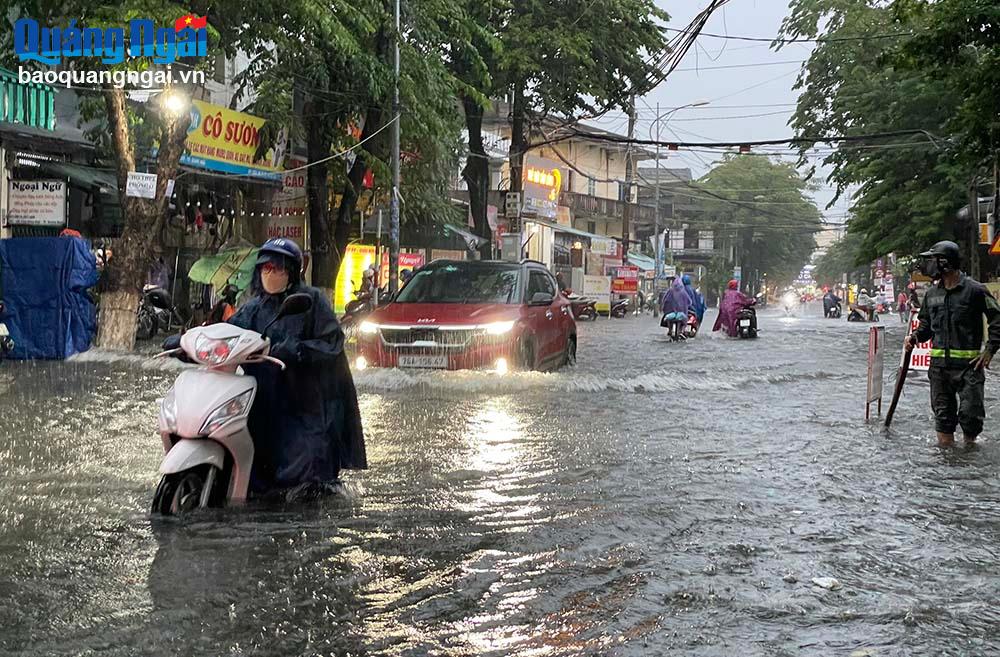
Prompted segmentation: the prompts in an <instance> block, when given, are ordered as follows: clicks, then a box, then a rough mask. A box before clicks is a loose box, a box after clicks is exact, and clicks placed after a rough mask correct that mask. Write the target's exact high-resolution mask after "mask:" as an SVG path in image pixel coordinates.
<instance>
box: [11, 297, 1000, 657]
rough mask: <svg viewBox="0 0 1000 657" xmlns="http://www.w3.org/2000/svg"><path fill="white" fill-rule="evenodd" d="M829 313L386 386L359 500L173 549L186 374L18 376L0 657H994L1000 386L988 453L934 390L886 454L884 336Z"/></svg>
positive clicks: (265, 519)
mask: <svg viewBox="0 0 1000 657" xmlns="http://www.w3.org/2000/svg"><path fill="white" fill-rule="evenodd" d="M809 313H810V314H811V315H812V316H809V317H803V318H782V317H779V316H778V315H777V314H775V313H774V312H773V311H772V312H767V313H764V314H763V315H762V318H761V328H762V334H761V337H760V339H759V340H757V341H755V342H741V341H731V340H726V339H721V338H718V337H717V336H710V335H702V336H701V337H699V338H698V339H697V340H695V341H693V342H688V343H683V344H671V343H668V342H666V341H665V339H664V338H663V336H662V334H661V330H660V329H659V328H658V326H657V323H656V322H655V320H653V319H652V318H651V317H649V316H645V317H640V318H631V319H628V320H623V321H608V320H600V321H598V322H596V323H588V324H582V325H581V326H580V329H579V330H580V349H579V356H580V357H579V364H578V366H577V367H575V368H572V369H570V370H564V371H561V372H558V373H554V374H518V375H512V376H509V377H506V378H497V377H495V376H493V375H488V374H474V373H444V372H425V373H409V372H398V371H365V372H362V373H359V374H358V376H357V381H358V385H359V390H360V392H361V407H362V413H363V416H364V420H365V426H366V431H367V436H368V446H369V447H368V448H369V461H370V465H371V469H370V470H368V471H366V472H364V473H349V474H348V475H347V478H348V480H349V482H350V486H349V488H350V490H349V495H348V496H347V497H345V498H342V499H336V500H326V501H324V502H322V503H320V504H318V505H313V506H307V507H290V508H276V507H268V508H261V507H249V508H245V509H241V510H226V511H218V512H216V511H213V512H208V513H201V514H197V515H195V516H194V517H192V518H188V519H185V520H182V521H173V522H157V523H151V521H150V518H149V514H148V507H149V503H150V500H151V497H152V493H153V489H154V486H155V484H156V479H157V475H156V468H157V465H158V462H159V459H160V457H161V454H160V445H159V441H158V439H157V438H156V437H155V434H154V431H155V418H156V409H157V405H156V404H157V400H158V398H159V397H162V395H163V393H164V392H165V391H166V389H167V388H168V387H169V385H170V383H171V381H172V379H173V378H174V377H175V376H176V373H177V370H176V368H175V366H174V365H173V364H170V363H163V362H159V361H158V362H155V363H154V362H150V361H148V360H143V359H141V358H139V357H129V358H125V359H115V358H112V357H109V356H107V355H101V354H89V355H85V356H84V357H83V358H80V359H77V360H75V361H72V362H69V363H27V364H15V363H9V362H4V363H2V364H0V601H2V604H0V654H2V655H98V654H100V655H116V656H117V655H121V656H123V657H124V656H133V655H223V654H228V655H347V654H351V655H428V654H430V655H442V656H450V655H498V656H499V655H525V656H528V655H531V656H534V655H594V654H608V655H661V654H663V655H666V654H685V655H736V654H739V655H852V654H854V655H863V654H874V655H916V654H935V655H984V654H991V653H993V654H995V653H997V652H998V651H1000V632H998V631H997V630H998V628H1000V611H998V608H997V607H996V605H995V603H996V600H997V599H998V597H1000V573H998V571H997V568H996V563H997V559H998V556H1000V555H998V552H1000V547H998V546H1000V540H998V539H1000V498H998V488H1000V480H998V477H997V466H998V464H1000V442H998V441H997V440H996V439H994V437H995V436H1000V433H998V429H997V427H998V422H1000V404H998V399H997V392H998V389H1000V387H998V385H997V380H996V379H995V378H993V377H990V378H989V379H988V383H987V408H988V412H989V414H990V419H988V421H987V429H986V435H985V436H984V439H983V441H982V444H981V445H980V446H978V447H977V448H975V449H973V450H965V449H962V448H957V449H955V450H949V451H941V450H939V449H937V448H936V447H935V446H934V445H933V442H934V437H933V432H932V427H931V425H930V422H929V409H928V404H927V388H926V384H925V383H923V382H922V381H920V380H919V379H920V377H918V380H917V381H915V382H912V383H908V384H907V389H906V392H905V394H904V398H903V401H902V403H901V406H900V409H899V411H898V413H897V419H896V421H895V426H894V428H893V431H892V432H891V433H889V434H883V433H882V432H881V431H880V430H879V429H877V428H876V427H874V426H871V427H870V426H866V425H865V424H864V422H863V421H862V420H861V419H860V418H861V417H863V397H864V387H865V383H864V381H865V378H864V377H865V353H866V347H867V337H866V332H867V326H863V325H849V324H847V323H846V322H844V321H838V322H833V321H830V322H827V321H824V320H822V319H821V318H819V317H817V316H816V315H817V314H818V313H817V311H816V310H815V309H809ZM711 319H712V316H711V315H710V317H709V321H711ZM884 324H885V325H886V326H887V327H888V330H889V338H890V339H889V343H890V344H891V346H892V351H891V353H890V355H889V357H888V358H887V363H886V365H887V366H886V370H887V376H886V386H887V392H888V390H890V389H891V384H892V380H891V379H892V377H891V375H890V374H889V372H890V371H893V370H894V369H895V363H896V361H897V358H898V345H899V343H900V342H901V339H902V327H901V326H900V325H899V324H898V322H897V321H896V319H895V318H894V317H891V316H890V317H888V318H886V320H885V322H884ZM814 577H833V578H836V579H837V580H838V581H839V583H840V585H841V587H840V588H839V589H837V590H826V589H823V588H820V587H817V586H815V585H813V584H812V583H811V581H810V580H811V579H812V578H814ZM866 649H868V650H869V652H865V650H866Z"/></svg>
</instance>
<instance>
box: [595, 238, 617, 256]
mask: <svg viewBox="0 0 1000 657" xmlns="http://www.w3.org/2000/svg"><path fill="white" fill-rule="evenodd" d="M590 252H591V253H596V254H597V255H602V256H614V255H616V254H617V253H618V244H617V243H616V242H615V240H613V239H612V238H610V237H608V238H601V237H591V238H590Z"/></svg>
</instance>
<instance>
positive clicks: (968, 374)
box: [907, 240, 1000, 447]
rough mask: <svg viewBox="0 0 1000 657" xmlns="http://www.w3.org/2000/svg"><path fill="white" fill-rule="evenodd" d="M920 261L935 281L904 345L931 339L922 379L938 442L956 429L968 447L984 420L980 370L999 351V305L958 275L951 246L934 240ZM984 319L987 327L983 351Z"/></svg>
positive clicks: (949, 441) (951, 438) (950, 438)
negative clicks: (928, 393) (925, 374)
mask: <svg viewBox="0 0 1000 657" xmlns="http://www.w3.org/2000/svg"><path fill="white" fill-rule="evenodd" d="M920 257H921V258H923V259H924V260H923V263H922V267H923V270H924V273H925V274H926V275H928V276H930V277H931V279H932V280H937V281H938V283H937V284H936V285H934V286H932V287H930V288H928V290H927V292H926V293H925V294H924V302H923V304H921V306H920V314H919V315H918V318H919V321H920V324H919V326H918V328H917V330H916V331H914V332H913V333H912V334H911V335H910V337H909V338H907V342H908V346H909V347H910V348H913V347H915V346H916V345H917V344H919V343H921V342H926V341H927V340H931V341H932V342H931V365H930V370H929V371H928V378H929V379H930V384H931V408H932V409H933V411H934V421H935V422H934V423H935V429H936V430H937V436H938V444H939V445H941V446H942V447H947V446H950V445H953V444H954V442H955V427H956V426H959V425H960V426H961V427H962V433H963V435H964V437H965V442H966V443H972V442H974V441H975V440H976V437H977V436H979V434H980V433H981V432H982V430H983V420H984V419H985V418H986V407H985V404H984V398H983V386H984V383H985V381H986V375H985V372H984V370H985V369H986V368H988V367H989V366H990V361H991V360H992V359H993V355H994V354H995V353H996V352H997V350H998V349H1000V304H998V303H997V300H996V299H995V298H993V295H992V294H990V292H989V290H987V289H986V286H985V285H983V284H982V283H980V282H979V281H976V280H973V279H971V278H969V277H968V276H966V275H965V274H964V273H962V270H961V269H960V268H959V264H960V259H961V258H960V252H959V249H958V245H957V244H955V243H954V242H950V241H947V240H945V241H942V242H938V243H937V244H935V245H934V246H932V247H931V248H930V250H929V251H925V252H923V253H921V254H920ZM984 316H985V317H986V321H987V323H988V325H989V332H988V337H987V340H986V347H985V349H984V348H983V317H984ZM956 396H957V397H958V403H956V400H955V398H956Z"/></svg>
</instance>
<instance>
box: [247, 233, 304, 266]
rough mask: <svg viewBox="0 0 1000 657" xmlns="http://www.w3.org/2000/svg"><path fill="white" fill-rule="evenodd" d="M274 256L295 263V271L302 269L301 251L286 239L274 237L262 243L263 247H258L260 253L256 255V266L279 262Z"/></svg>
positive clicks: (291, 241)
mask: <svg viewBox="0 0 1000 657" xmlns="http://www.w3.org/2000/svg"><path fill="white" fill-rule="evenodd" d="M275 256H280V257H282V258H289V259H291V260H292V262H294V263H295V267H294V269H295V270H296V271H298V270H300V269H302V249H300V248H299V245H298V244H296V243H295V242H294V241H293V240H290V239H288V238H286V237H276V238H275V239H271V240H268V241H266V242H264V246H262V247H260V251H259V252H258V253H257V264H258V265H262V264H264V263H265V262H273V261H275V260H279V258H277V257H275ZM279 261H280V260H279Z"/></svg>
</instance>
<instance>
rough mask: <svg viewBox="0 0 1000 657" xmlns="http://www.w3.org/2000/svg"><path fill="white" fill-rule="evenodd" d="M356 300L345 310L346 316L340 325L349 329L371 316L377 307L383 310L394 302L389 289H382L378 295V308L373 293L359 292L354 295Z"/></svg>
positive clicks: (342, 318) (341, 319)
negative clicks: (383, 307)
mask: <svg viewBox="0 0 1000 657" xmlns="http://www.w3.org/2000/svg"><path fill="white" fill-rule="evenodd" d="M354 296H355V299H354V300H353V301H351V302H349V303H348V304H347V307H345V308H344V316H343V317H341V318H340V325H341V326H343V327H344V328H349V327H351V326H354V325H355V324H358V323H360V322H361V320H362V319H364V318H365V317H367V316H368V315H370V314H371V313H372V312H373V311H374V310H375V308H376V307H379V308H381V307H382V306H384V305H386V304H388V303H389V302H390V301H392V296H391V295H390V294H389V288H387V287H386V288H382V289H381V290H379V293H378V306H376V304H375V301H374V299H373V298H372V293H371V292H368V291H367V290H357V291H356V292H355V293H354Z"/></svg>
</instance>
